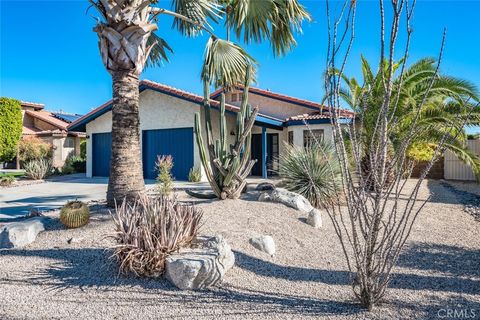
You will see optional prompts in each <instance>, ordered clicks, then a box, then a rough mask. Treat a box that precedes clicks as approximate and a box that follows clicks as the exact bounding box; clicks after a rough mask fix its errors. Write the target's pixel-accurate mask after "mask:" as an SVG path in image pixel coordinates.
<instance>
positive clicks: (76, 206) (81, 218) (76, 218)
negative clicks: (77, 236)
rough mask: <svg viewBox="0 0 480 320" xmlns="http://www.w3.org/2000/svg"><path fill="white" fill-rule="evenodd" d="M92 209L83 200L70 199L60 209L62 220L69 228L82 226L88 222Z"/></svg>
mask: <svg viewBox="0 0 480 320" xmlns="http://www.w3.org/2000/svg"><path fill="white" fill-rule="evenodd" d="M89 218H90V210H89V209H88V206H87V205H86V204H85V203H83V202H81V201H69V202H67V204H65V205H64V206H63V208H62V210H61V211H60V221H61V222H62V223H63V225H64V226H65V227H67V228H80V227H83V226H84V225H86V224H87V223H88V220H89Z"/></svg>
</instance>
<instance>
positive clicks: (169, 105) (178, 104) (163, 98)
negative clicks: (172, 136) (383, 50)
mask: <svg viewBox="0 0 480 320" xmlns="http://www.w3.org/2000/svg"><path fill="white" fill-rule="evenodd" d="M198 111H200V106H199V105H197V104H195V103H191V102H188V101H185V100H182V99H179V98H175V97H172V96H169V95H165V94H162V93H159V92H156V91H153V90H145V91H143V92H142V93H140V130H150V129H171V128H187V127H188V128H193V127H194V117H195V113H196V112H198ZM111 128H112V113H111V112H107V113H105V114H103V115H102V116H100V117H98V118H97V119H95V120H93V121H91V122H89V123H87V126H86V129H87V130H86V131H87V135H88V136H89V139H87V177H91V176H92V143H91V142H92V140H91V139H92V134H93V133H102V132H110V131H111ZM141 139H142V135H141V134H140V142H141ZM141 145H142V144H141V143H140V146H141ZM193 158H194V159H193V163H194V166H200V158H199V155H198V148H197V145H196V143H195V142H194V150H193Z"/></svg>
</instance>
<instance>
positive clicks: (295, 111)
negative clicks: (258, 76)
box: [217, 91, 316, 119]
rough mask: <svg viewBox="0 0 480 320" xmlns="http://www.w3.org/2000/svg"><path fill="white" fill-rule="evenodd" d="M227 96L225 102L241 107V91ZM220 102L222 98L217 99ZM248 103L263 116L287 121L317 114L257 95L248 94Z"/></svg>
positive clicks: (291, 104)
mask: <svg viewBox="0 0 480 320" xmlns="http://www.w3.org/2000/svg"><path fill="white" fill-rule="evenodd" d="M232 93H234V94H235V93H236V94H237V101H234V102H232ZM232 93H227V94H226V95H225V101H226V102H227V103H229V104H233V105H237V106H239V105H240V101H238V100H241V91H234V92H232ZM217 100H220V98H217ZM248 102H249V103H250V105H252V106H258V108H259V111H260V112H261V113H263V114H266V115H269V116H272V117H276V118H279V119H286V118H288V117H291V116H295V115H299V114H305V113H311V112H315V111H316V110H315V109H312V108H306V107H302V106H299V105H297V104H293V103H288V102H285V101H281V100H277V99H273V98H269V97H265V96H262V95H259V94H255V93H249V94H248Z"/></svg>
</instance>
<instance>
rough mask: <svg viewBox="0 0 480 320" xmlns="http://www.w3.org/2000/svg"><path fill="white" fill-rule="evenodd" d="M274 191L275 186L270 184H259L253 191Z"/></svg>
mask: <svg viewBox="0 0 480 320" xmlns="http://www.w3.org/2000/svg"><path fill="white" fill-rule="evenodd" d="M274 189H275V185H274V184H273V183H270V182H261V183H259V184H258V185H257V187H256V188H255V190H257V191H267V190H274Z"/></svg>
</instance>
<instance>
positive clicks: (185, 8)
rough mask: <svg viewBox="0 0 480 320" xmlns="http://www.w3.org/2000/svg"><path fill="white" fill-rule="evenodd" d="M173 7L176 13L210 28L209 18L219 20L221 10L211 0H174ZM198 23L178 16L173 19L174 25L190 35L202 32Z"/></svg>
mask: <svg viewBox="0 0 480 320" xmlns="http://www.w3.org/2000/svg"><path fill="white" fill-rule="evenodd" d="M172 7H173V10H174V11H175V12H176V13H178V14H180V15H182V16H184V17H186V18H188V19H190V20H191V21H193V22H195V23H197V24H198V25H201V26H204V27H208V28H210V24H209V20H211V21H213V22H217V21H218V19H219V18H220V12H221V8H220V6H219V5H218V4H217V3H216V2H215V1H211V0H173V1H172ZM198 25H195V24H193V23H191V22H189V21H186V20H184V19H180V18H178V17H175V18H174V20H173V27H174V28H176V29H178V30H179V31H180V32H181V33H182V34H184V35H186V36H189V37H190V36H196V35H197V34H198V33H200V32H201V28H200V27H199V26H198Z"/></svg>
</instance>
